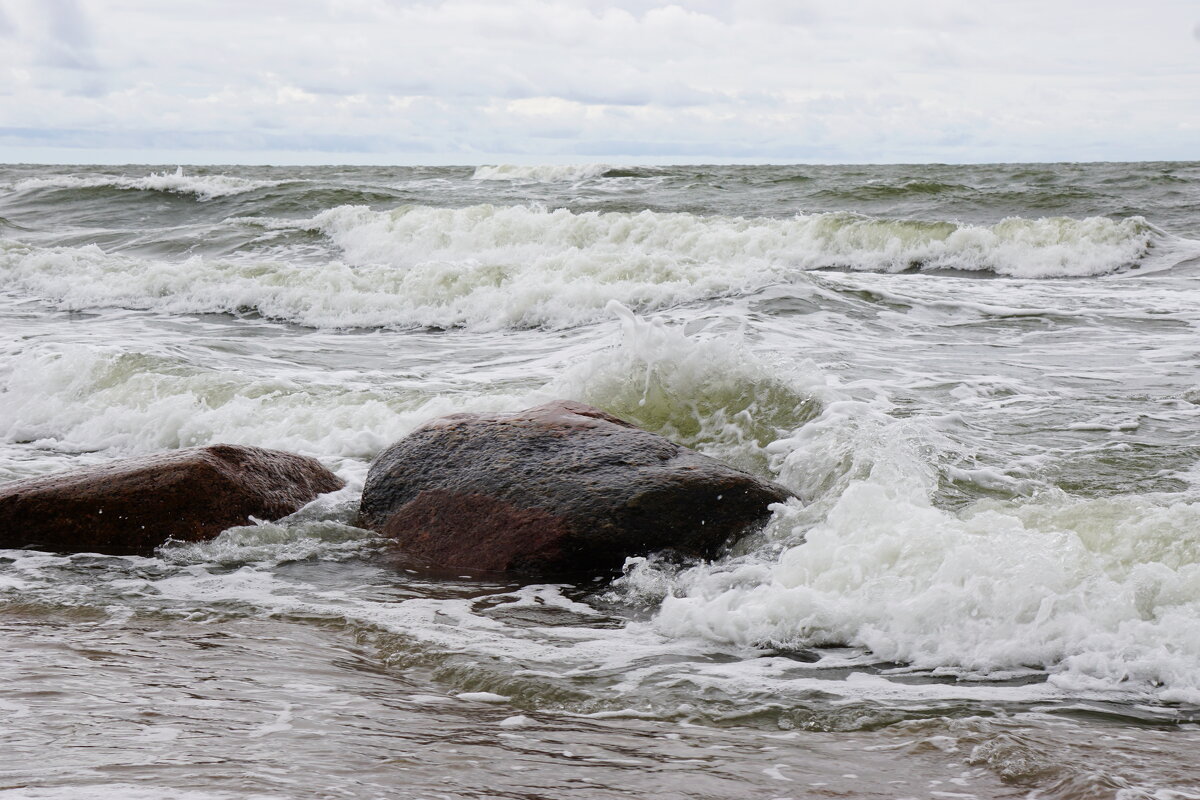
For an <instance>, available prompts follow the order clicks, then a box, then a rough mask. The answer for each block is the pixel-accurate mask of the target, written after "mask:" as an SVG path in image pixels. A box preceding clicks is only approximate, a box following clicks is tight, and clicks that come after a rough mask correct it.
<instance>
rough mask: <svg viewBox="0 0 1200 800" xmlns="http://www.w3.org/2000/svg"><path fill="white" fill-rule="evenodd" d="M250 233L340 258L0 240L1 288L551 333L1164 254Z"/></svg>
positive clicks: (856, 223) (400, 224)
mask: <svg viewBox="0 0 1200 800" xmlns="http://www.w3.org/2000/svg"><path fill="white" fill-rule="evenodd" d="M238 224H246V223H245V222H244V221H242V222H239V223H238ZM254 224H259V225H265V226H267V227H274V228H280V229H301V230H311V231H315V232H319V233H321V234H322V235H324V236H326V237H328V239H329V240H330V241H331V242H332V243H333V244H334V245H336V247H337V248H338V250H340V252H341V253H342V256H343V258H342V259H340V260H333V261H325V262H323V263H309V262H308V261H303V262H301V261H293V260H289V259H288V258H287V257H286V254H280V253H274V254H272V255H270V256H267V255H265V254H255V253H253V252H247V253H244V254H241V255H239V256H237V257H231V258H223V259H222V258H205V257H199V256H197V257H193V258H190V259H187V260H185V261H167V260H157V259H147V258H138V257H132V256H124V255H120V254H116V253H107V252H105V251H104V250H102V249H101V248H99V247H97V246H87V247H80V248H68V247H61V248H45V249H41V248H35V247H30V246H26V245H20V244H17V243H16V242H11V241H9V242H3V241H0V275H3V277H4V279H5V281H6V283H7V284H8V285H9V286H11V287H13V288H19V289H22V290H24V291H26V292H30V293H32V294H34V295H36V296H39V297H42V298H45V299H47V300H49V301H51V302H53V303H55V304H57V305H60V306H61V307H64V308H70V309H85V308H98V307H105V306H118V307H126V308H145V309H156V310H162V311H168V312H177V313H178V312H257V313H260V314H262V315H264V316H266V317H270V318H274V319H281V320H286V321H289V322H296V323H299V324H302V325H308V326H312V327H329V328H349V327H389V326H390V327H423V326H424V327H439V328H450V327H471V328H477V329H497V328H529V327H551V328H555V327H570V326H575V325H581V324H587V323H591V322H596V321H598V320H602V319H605V318H606V317H607V313H606V312H605V307H606V305H607V304H608V303H609V302H610V301H614V300H615V301H617V302H620V303H622V304H624V305H626V306H628V307H630V308H631V309H633V310H635V311H636V312H638V313H645V312H648V311H656V310H661V309H665V308H669V307H672V306H677V305H680V304H687V303H693V302H696V301H700V300H706V299H712V298H716V297H728V296H735V295H739V294H744V293H748V292H755V291H758V290H760V289H762V288H764V287H766V286H770V285H772V284H777V283H781V282H787V281H791V280H795V279H796V278H797V277H798V276H799V275H800V274H801V273H803V272H805V271H807V270H814V269H821V268H841V269H849V270H858V271H883V272H892V271H898V270H904V269H909V268H913V267H920V268H923V269H935V268H946V269H950V268H952V269H958V270H973V271H984V272H992V273H995V274H1000V275H1011V276H1017V277H1025V278H1049V277H1069V276H1093V275H1104V274H1109V273H1112V272H1114V271H1116V270H1119V269H1121V268H1124V267H1128V266H1132V265H1135V264H1141V263H1146V262H1145V259H1147V258H1148V254H1150V252H1151V250H1152V249H1153V248H1154V246H1155V245H1156V243H1158V242H1163V241H1165V237H1164V235H1162V234H1160V233H1158V232H1157V231H1156V229H1154V228H1153V227H1152V226H1150V225H1149V224H1148V223H1146V222H1145V221H1143V220H1141V219H1139V218H1129V219H1124V220H1109V219H1101V218H1093V219H1084V220H1074V219H1066V218H1057V219H1039V220H1025V219H1010V220H1006V221H1004V222H1001V223H998V224H996V225H994V226H990V227H985V226H970V225H955V224H952V223H948V222H947V223H924V222H911V221H888V220H877V219H869V218H865V217H856V216H849V215H844V214H815V215H809V216H799V217H793V218H787V219H766V218H755V219H747V218H739V217H702V216H696V215H693V214H684V213H674V214H667V213H656V212H651V211H642V212H639V213H615V212H614V213H597V212H586V213H573V212H571V211H568V210H566V209H557V210H549V209H545V208H541V207H538V206H522V205H518V206H492V205H477V206H469V207H466V208H454V209H451V208H432V207H428V206H404V207H401V208H398V209H395V210H391V211H375V210H372V209H370V208H367V207H365V206H338V207H336V208H333V209H330V210H328V211H325V212H322V213H321V214H318V215H317V216H316V217H314V218H312V219H310V220H302V221H298V222H293V221H284V220H273V221H272V220H266V221H258V222H256V223H254ZM1170 250H1171V248H1170V247H1168V246H1165V245H1164V246H1162V247H1161V248H1160V251H1162V252H1163V253H1167V252H1168V251H1170ZM1164 257H1165V256H1164Z"/></svg>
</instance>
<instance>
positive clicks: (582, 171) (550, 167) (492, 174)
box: [471, 164, 612, 183]
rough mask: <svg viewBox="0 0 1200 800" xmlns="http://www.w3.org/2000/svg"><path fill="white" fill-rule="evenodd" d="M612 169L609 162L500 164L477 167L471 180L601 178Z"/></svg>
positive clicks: (541, 180) (552, 180)
mask: <svg viewBox="0 0 1200 800" xmlns="http://www.w3.org/2000/svg"><path fill="white" fill-rule="evenodd" d="M610 169H612V167H610V166H609V165H607V164H540V165H517V164H498V165H495V166H480V167H476V168H475V173H474V174H473V175H471V180H476V181H525V182H531V183H558V182H567V181H582V180H587V179H588V178H599V177H601V176H603V175H604V173H606V172H608V171H609V170H610Z"/></svg>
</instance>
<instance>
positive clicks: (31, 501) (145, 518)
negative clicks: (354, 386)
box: [0, 444, 344, 555]
mask: <svg viewBox="0 0 1200 800" xmlns="http://www.w3.org/2000/svg"><path fill="white" fill-rule="evenodd" d="M343 485H344V482H343V481H342V479H341V478H339V477H337V476H336V475H334V474H333V473H332V472H330V471H329V470H327V469H325V467H323V466H321V464H320V462H318V461H316V460H315V459H311V458H306V457H305V456H299V455H295V454H293V453H284V452H281V451H278V450H263V449H261V448H258V447H243V446H239V445H229V444H219V445H213V446H211V447H194V448H190V449H187V450H174V451H171V452H168V453H160V454H156V455H151V456H145V457H142V458H131V459H124V460H121V461H116V462H114V463H111V464H102V465H100V466H96V467H88V468H86V469H81V470H76V471H72V472H67V473H61V474H58V475H50V476H47V477H44V478H34V479H31V480H25V481H17V482H15V483H9V484H4V485H0V547H35V548H37V549H39V550H50V551H53V552H59V553H79V552H88V553H110V554H114V555H134V554H148V553H150V552H152V551H153V550H154V548H156V547H158V546H159V545H161V544H163V543H164V542H166V541H167V540H168V539H174V540H178V541H188V542H193V541H200V540H203V539H211V538H213V537H214V536H216V535H217V534H219V533H220V532H221V531H223V530H225V529H226V528H231V527H233V526H235V525H246V524H248V523H250V522H251V521H252V520H251V517H254V518H256V519H260V520H275V519H279V518H280V517H286V516H287V515H288V514H291V513H293V512H295V511H297V510H298V509H299V508H300V507H301V506H303V505H305V504H306V503H308V502H309V501H311V500H312V499H313V498H315V497H316V496H317V495H319V494H323V493H325V492H332V491H335V490H337V489H340V488H342V486H343Z"/></svg>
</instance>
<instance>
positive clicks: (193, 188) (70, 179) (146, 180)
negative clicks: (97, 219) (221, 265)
mask: <svg viewBox="0 0 1200 800" xmlns="http://www.w3.org/2000/svg"><path fill="white" fill-rule="evenodd" d="M276 185H278V184H277V182H275V181H262V180H250V179H248V178H239V177H236V176H233V175H185V174H184V173H183V167H177V168H176V169H175V171H174V172H152V173H150V174H149V175H146V176H144V177H141V178H129V177H125V176H119V177H118V176H113V175H92V176H79V175H56V176H52V177H47V178H25V179H24V180H20V181H17V182H16V183H14V184H13V185H12V189H13V190H14V191H17V192H23V191H30V190H35V189H92V188H103V187H109V188H113V189H123V190H130V191H142V192H167V193H170V194H190V195H195V196H196V197H197V198H199V199H200V200H212V199H214V198H218V197H228V196H230V195H235V194H243V193H245V192H251V191H254V190H255V189H261V188H264V187H267V186H276Z"/></svg>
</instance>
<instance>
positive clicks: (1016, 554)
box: [618, 402, 1200, 704]
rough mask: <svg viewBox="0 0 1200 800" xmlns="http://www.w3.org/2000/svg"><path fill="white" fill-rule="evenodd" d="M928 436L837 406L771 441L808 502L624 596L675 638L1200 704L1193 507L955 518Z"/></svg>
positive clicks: (1010, 509)
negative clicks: (722, 551)
mask: <svg viewBox="0 0 1200 800" xmlns="http://www.w3.org/2000/svg"><path fill="white" fill-rule="evenodd" d="M916 428H919V425H918V426H916ZM916 428H914V425H913V423H912V422H911V421H904V420H895V419H890V418H887V417H880V416H878V415H877V414H875V413H873V412H872V411H871V410H870V409H868V408H865V407H862V406H860V405H858V404H854V403H846V402H841V403H830V404H828V405H827V406H826V408H825V409H824V411H823V412H822V413H821V415H820V416H819V417H818V418H817V419H816V420H815V421H813V422H811V423H809V424H807V425H805V426H803V427H801V428H800V429H799V430H797V431H796V433H795V434H794V435H793V436H791V437H784V438H782V439H780V440H778V441H776V442H775V443H774V444H773V445H771V449H772V450H773V451H775V452H776V453H778V454H780V455H781V456H782V464H781V465H780V478H781V479H782V480H783V481H785V482H786V483H788V485H790V486H792V487H794V488H797V489H799V490H800V491H801V492H802V493H804V494H806V496H808V497H810V498H812V502H811V503H810V505H809V506H806V507H803V508H799V507H797V508H790V509H787V510H786V511H785V512H783V513H781V514H778V515H777V516H776V518H775V519H774V520H773V522H772V525H771V526H770V528H769V529H768V531H767V533H765V534H764V541H763V543H762V544H760V545H759V547H758V548H757V549H756V550H754V551H752V552H750V553H746V554H743V555H740V556H736V557H733V558H728V559H725V560H722V561H719V562H714V563H705V564H700V565H696V566H694V567H690V568H687V569H680V568H679V567H675V566H664V565H662V564H659V563H657V562H655V561H654V560H652V559H651V560H635V561H633V562H631V563H630V564H629V566H628V571H627V575H626V577H625V578H623V579H622V580H621V581H620V582H619V585H618V589H619V595H620V596H625V597H630V598H633V599H636V598H641V597H650V598H651V599H655V598H661V606H660V608H659V610H658V612H657V614H656V616H655V618H654V624H655V627H656V628H657V629H658V630H659V631H660V632H662V633H664V634H666V635H670V636H674V637H681V638H689V639H690V638H695V637H699V638H701V639H707V640H710V641H713V642H714V643H719V644H723V645H732V646H737V647H755V646H759V647H761V646H768V647H774V648H782V649H784V650H800V649H804V648H811V647H823V646H833V645H836V646H850V647H854V648H861V650H862V651H863V652H869V653H870V654H871V657H872V658H875V659H878V660H880V661H883V662H894V663H900V664H905V665H908V667H907V668H908V669H910V670H934V671H937V672H939V673H941V674H945V675H958V676H964V677H968V678H971V679H980V678H995V677H997V676H1000V677H1003V676H1004V675H1011V674H1014V673H1020V672H1022V671H1023V670H1028V669H1030V668H1037V669H1041V670H1045V672H1047V673H1048V675H1049V683H1050V684H1051V685H1052V686H1054V687H1055V688H1056V689H1057V690H1059V691H1061V692H1063V693H1064V694H1067V695H1072V694H1073V695H1076V696H1086V695H1088V694H1089V693H1092V692H1124V693H1133V694H1140V695H1142V696H1153V697H1156V698H1157V699H1158V700H1159V701H1165V702H1185V703H1191V704H1195V703H1200V672H1197V670H1196V666H1195V665H1196V664H1197V663H1200V631H1197V629H1196V626H1195V619H1196V617H1197V615H1198V614H1200V535H1197V533H1196V532H1197V531H1200V501H1197V499H1196V497H1195V496H1185V495H1167V494H1127V495H1121V496H1117V497H1111V498H1077V497H1070V496H1068V495H1065V494H1060V493H1052V494H1048V495H1045V496H1041V497H1037V498H1032V499H1018V500H1004V501H1001V500H983V501H979V502H977V503H975V504H974V505H972V506H970V507H968V508H965V509H963V510H961V511H957V512H955V511H951V510H947V509H943V508H939V507H937V506H935V505H934V504H933V503H932V502H931V500H930V498H931V497H932V496H933V494H934V491H935V488H934V487H935V486H936V482H937V464H936V461H937V459H936V458H934V459H933V461H932V462H931V460H930V459H929V457H928V453H929V452H930V451H931V450H936V442H929V441H926V440H925V434H926V433H927V432H922V431H919V430H917V429H916ZM831 465H833V466H835V467H836V468H835V469H832V470H831V469H830V466H831Z"/></svg>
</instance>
